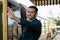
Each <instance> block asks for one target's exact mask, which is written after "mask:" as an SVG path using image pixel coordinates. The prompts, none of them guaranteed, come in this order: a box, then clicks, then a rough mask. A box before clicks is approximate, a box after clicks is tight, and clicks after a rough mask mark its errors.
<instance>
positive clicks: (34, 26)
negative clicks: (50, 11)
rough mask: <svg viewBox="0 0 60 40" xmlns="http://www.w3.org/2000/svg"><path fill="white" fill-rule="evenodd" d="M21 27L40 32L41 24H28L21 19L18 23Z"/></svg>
mask: <svg viewBox="0 0 60 40" xmlns="http://www.w3.org/2000/svg"><path fill="white" fill-rule="evenodd" d="M19 24H21V25H22V26H25V27H27V28H29V29H32V30H36V31H38V30H39V31H40V30H41V23H40V22H29V21H27V20H26V19H23V18H21V19H20V23H19Z"/></svg>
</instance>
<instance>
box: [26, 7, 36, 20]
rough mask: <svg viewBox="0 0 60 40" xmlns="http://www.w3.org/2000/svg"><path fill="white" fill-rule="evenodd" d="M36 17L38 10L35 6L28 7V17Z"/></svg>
mask: <svg viewBox="0 0 60 40" xmlns="http://www.w3.org/2000/svg"><path fill="white" fill-rule="evenodd" d="M35 17H36V11H35V9H34V8H28V12H27V18H28V19H30V20H31V19H33V18H35Z"/></svg>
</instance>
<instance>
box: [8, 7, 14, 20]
mask: <svg viewBox="0 0 60 40" xmlns="http://www.w3.org/2000/svg"><path fill="white" fill-rule="evenodd" d="M8 17H9V18H11V19H14V17H15V15H14V13H13V11H12V9H11V8H9V7H8Z"/></svg>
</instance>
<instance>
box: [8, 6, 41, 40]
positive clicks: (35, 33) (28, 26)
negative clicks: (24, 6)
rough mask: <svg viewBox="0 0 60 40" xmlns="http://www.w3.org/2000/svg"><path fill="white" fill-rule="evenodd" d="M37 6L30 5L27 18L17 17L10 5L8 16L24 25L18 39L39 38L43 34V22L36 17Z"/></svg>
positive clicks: (32, 39)
mask: <svg viewBox="0 0 60 40" xmlns="http://www.w3.org/2000/svg"><path fill="white" fill-rule="evenodd" d="M37 11H38V9H37V7H35V6H29V7H28V11H27V19H24V18H17V17H16V16H15V15H14V13H13V10H12V8H10V7H8V17H10V18H11V19H13V20H15V21H16V22H17V23H18V24H20V25H22V31H23V32H22V35H21V36H20V38H19V39H18V40H38V38H39V37H40V35H41V27H42V25H41V22H40V21H39V20H37V19H36V16H37Z"/></svg>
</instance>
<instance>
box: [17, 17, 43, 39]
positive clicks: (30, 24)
mask: <svg viewBox="0 0 60 40" xmlns="http://www.w3.org/2000/svg"><path fill="white" fill-rule="evenodd" d="M20 20H21V21H20V23H19V24H21V25H22V31H23V33H22V35H21V36H20V38H19V39H18V40H38V38H39V37H40V35H41V27H42V25H41V22H40V21H38V20H37V19H34V20H32V21H27V20H26V19H23V18H21V19H20Z"/></svg>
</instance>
